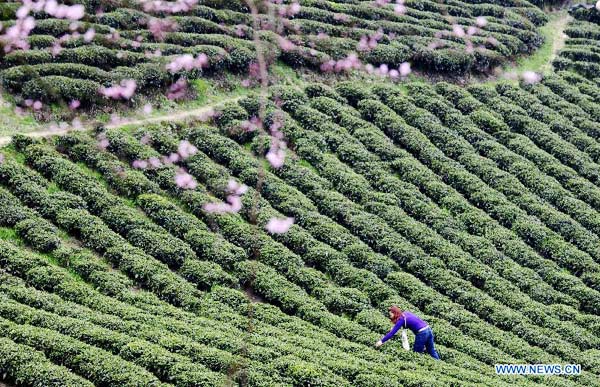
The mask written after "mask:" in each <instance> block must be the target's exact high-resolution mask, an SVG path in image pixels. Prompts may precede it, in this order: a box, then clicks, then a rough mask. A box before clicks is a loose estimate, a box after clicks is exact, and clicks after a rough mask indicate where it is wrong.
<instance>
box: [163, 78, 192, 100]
mask: <svg viewBox="0 0 600 387" xmlns="http://www.w3.org/2000/svg"><path fill="white" fill-rule="evenodd" d="M187 90H188V83H187V79H185V78H179V79H178V80H177V82H175V83H173V84H172V85H171V86H170V87H169V92H168V93H167V98H168V99H170V100H176V99H181V98H183V97H185V96H186V94H187Z"/></svg>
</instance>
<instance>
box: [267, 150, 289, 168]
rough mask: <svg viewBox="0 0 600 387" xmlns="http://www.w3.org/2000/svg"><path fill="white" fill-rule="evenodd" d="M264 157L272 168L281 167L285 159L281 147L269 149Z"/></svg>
mask: <svg viewBox="0 0 600 387" xmlns="http://www.w3.org/2000/svg"><path fill="white" fill-rule="evenodd" d="M265 157H266V159H267V160H268V161H269V163H270V164H271V165H272V166H273V168H281V167H282V166H283V163H284V161H285V152H284V151H283V149H270V150H269V151H268V152H267V155H266V156H265Z"/></svg>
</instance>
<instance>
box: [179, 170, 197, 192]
mask: <svg viewBox="0 0 600 387" xmlns="http://www.w3.org/2000/svg"><path fill="white" fill-rule="evenodd" d="M175 184H177V186H178V187H179V188H183V189H196V187H197V186H198V183H197V182H196V180H195V179H194V177H193V176H192V175H190V174H189V173H187V172H186V171H185V169H183V168H180V169H179V170H177V173H176V174H175Z"/></svg>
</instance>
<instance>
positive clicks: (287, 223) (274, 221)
mask: <svg viewBox="0 0 600 387" xmlns="http://www.w3.org/2000/svg"><path fill="white" fill-rule="evenodd" d="M292 224H294V218H283V219H279V218H271V219H269V221H268V222H267V224H266V226H265V229H266V230H267V231H268V232H270V233H271V234H283V233H285V232H287V231H288V230H289V229H290V227H292Z"/></svg>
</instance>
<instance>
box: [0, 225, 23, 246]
mask: <svg viewBox="0 0 600 387" xmlns="http://www.w3.org/2000/svg"><path fill="white" fill-rule="evenodd" d="M0 239H2V240H4V241H11V242H14V243H15V244H17V245H19V246H20V245H22V244H23V242H22V241H21V239H20V238H19V236H18V235H17V232H16V231H15V230H14V229H12V228H8V227H0Z"/></svg>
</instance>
